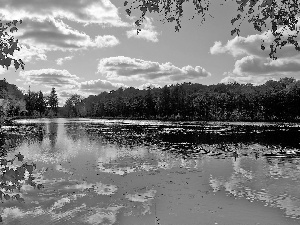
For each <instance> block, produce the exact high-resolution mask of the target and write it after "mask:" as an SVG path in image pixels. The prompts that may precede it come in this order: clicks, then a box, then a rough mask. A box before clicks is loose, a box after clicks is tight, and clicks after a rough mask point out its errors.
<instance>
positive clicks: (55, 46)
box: [16, 18, 119, 53]
mask: <svg viewBox="0 0 300 225" xmlns="http://www.w3.org/2000/svg"><path fill="white" fill-rule="evenodd" d="M16 37H17V38H18V39H19V40H20V42H21V44H22V43H26V44H27V45H30V46H33V47H34V48H36V49H40V51H43V52H44V53H45V52H46V51H57V50H61V51H65V50H78V49H86V48H88V47H97V48H103V47H112V46H115V45H117V44H119V41H118V39H117V38H116V37H114V36H111V35H104V36H96V37H95V39H92V38H91V37H90V36H89V35H87V34H86V33H84V32H80V31H78V30H76V29H73V28H71V27H70V26H68V25H67V24H65V23H64V22H63V21H61V20H55V19H53V18H46V19H37V18H35V19H34V18H32V19H31V20H25V21H24V22H23V23H22V25H20V29H19V32H18V33H17V35H16Z"/></svg>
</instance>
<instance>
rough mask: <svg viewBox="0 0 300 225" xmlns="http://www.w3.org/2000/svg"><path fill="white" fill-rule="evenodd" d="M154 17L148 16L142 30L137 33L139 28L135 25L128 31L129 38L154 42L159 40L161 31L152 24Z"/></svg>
mask: <svg viewBox="0 0 300 225" xmlns="http://www.w3.org/2000/svg"><path fill="white" fill-rule="evenodd" d="M152 22H153V19H152V18H148V17H146V19H145V21H144V23H143V26H142V28H141V31H139V33H138V34H137V28H136V27H135V26H134V28H133V29H132V30H129V31H127V32H126V34H127V37H128V38H139V39H145V40H148V41H152V42H158V36H159V33H158V32H157V31H156V30H155V27H154V26H153V24H152Z"/></svg>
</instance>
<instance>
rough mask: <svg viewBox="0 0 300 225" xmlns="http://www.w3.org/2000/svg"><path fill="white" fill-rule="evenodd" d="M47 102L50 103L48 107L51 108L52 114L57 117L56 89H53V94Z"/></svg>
mask: <svg viewBox="0 0 300 225" xmlns="http://www.w3.org/2000/svg"><path fill="white" fill-rule="evenodd" d="M47 102H48V105H49V106H50V110H51V111H52V112H54V113H55V115H57V109H58V97H57V94H56V90H55V88H54V87H53V88H52V89H51V93H50V95H49V96H48V101H47Z"/></svg>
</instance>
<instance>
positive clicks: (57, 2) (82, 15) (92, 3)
mask: <svg viewBox="0 0 300 225" xmlns="http://www.w3.org/2000/svg"><path fill="white" fill-rule="evenodd" d="M0 4H1V9H0V14H2V15H3V16H4V18H6V19H8V20H12V19H18V20H19V19H25V18H29V19H31V18H40V19H45V18H49V17H51V18H56V19H67V20H70V21H74V22H77V23H81V24H84V25H88V24H100V25H108V26H116V27H122V26H128V24H127V23H125V22H123V21H122V20H121V18H120V16H119V12H118V8H117V7H116V6H115V5H113V4H112V3H111V2H110V1H109V0H63V1H62V0H39V1H33V0H22V1H20V0H0Z"/></svg>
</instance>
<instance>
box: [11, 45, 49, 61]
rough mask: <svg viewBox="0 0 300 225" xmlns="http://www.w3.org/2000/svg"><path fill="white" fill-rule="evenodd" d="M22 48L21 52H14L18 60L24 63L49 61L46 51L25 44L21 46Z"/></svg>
mask: <svg viewBox="0 0 300 225" xmlns="http://www.w3.org/2000/svg"><path fill="white" fill-rule="evenodd" d="M20 47H21V49H20V51H15V52H14V57H15V58H16V59H22V61H23V62H32V61H40V60H47V55H46V50H45V49H42V48H38V47H36V46H33V45H28V44H24V43H22V44H20Z"/></svg>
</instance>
